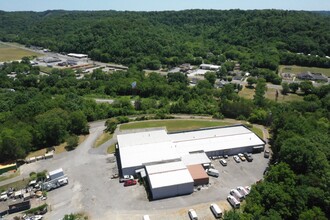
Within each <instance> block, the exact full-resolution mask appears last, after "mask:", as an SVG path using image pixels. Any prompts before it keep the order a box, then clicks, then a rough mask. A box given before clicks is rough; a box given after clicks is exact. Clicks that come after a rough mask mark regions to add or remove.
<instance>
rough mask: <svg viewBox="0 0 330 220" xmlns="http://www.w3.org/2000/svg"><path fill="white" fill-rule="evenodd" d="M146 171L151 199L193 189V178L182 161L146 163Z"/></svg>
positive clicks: (186, 192)
mask: <svg viewBox="0 0 330 220" xmlns="http://www.w3.org/2000/svg"><path fill="white" fill-rule="evenodd" d="M146 171H147V176H148V182H149V186H150V192H151V196H152V199H153V200H155V199H162V198H167V197H173V196H179V195H186V194H191V193H192V192H193V191H194V180H193V179H192V177H191V175H190V173H189V171H188V169H187V167H186V165H185V164H184V163H183V162H182V161H168V162H163V163H159V164H150V165H146Z"/></svg>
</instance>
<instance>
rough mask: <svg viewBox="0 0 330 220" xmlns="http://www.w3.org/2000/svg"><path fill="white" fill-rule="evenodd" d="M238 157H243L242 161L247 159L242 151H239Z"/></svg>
mask: <svg viewBox="0 0 330 220" xmlns="http://www.w3.org/2000/svg"><path fill="white" fill-rule="evenodd" d="M238 157H239V159H241V161H245V160H246V159H245V157H244V154H242V153H239V154H238Z"/></svg>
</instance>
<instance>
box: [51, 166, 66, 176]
mask: <svg viewBox="0 0 330 220" xmlns="http://www.w3.org/2000/svg"><path fill="white" fill-rule="evenodd" d="M57 173H63V169H62V168H59V169H56V170H53V171H50V172H49V176H53V175H55V174H57Z"/></svg>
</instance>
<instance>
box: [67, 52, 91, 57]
mask: <svg viewBox="0 0 330 220" xmlns="http://www.w3.org/2000/svg"><path fill="white" fill-rule="evenodd" d="M68 56H70V57H77V58H84V57H88V55H87V54H81V53H69V54H68Z"/></svg>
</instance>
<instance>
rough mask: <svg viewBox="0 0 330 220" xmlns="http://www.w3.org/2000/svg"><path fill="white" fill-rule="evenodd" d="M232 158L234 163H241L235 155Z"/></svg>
mask: <svg viewBox="0 0 330 220" xmlns="http://www.w3.org/2000/svg"><path fill="white" fill-rule="evenodd" d="M233 158H234V160H235V161H236V163H240V162H241V160H240V159H239V157H238V156H237V155H235V156H234V157H233Z"/></svg>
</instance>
